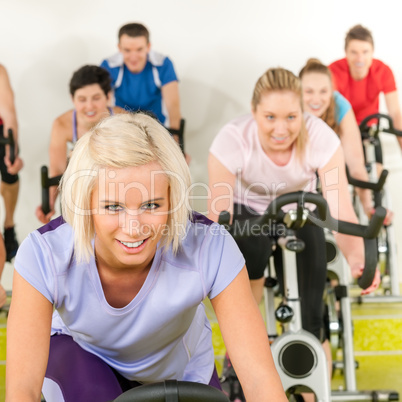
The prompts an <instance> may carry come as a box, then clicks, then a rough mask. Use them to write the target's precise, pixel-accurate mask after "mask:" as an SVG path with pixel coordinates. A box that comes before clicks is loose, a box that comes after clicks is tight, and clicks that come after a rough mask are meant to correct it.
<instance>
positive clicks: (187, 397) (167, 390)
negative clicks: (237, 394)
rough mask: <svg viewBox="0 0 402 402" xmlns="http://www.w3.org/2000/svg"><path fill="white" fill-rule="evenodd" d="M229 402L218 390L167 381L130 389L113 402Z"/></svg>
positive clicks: (199, 385)
mask: <svg viewBox="0 0 402 402" xmlns="http://www.w3.org/2000/svg"><path fill="white" fill-rule="evenodd" d="M133 401H142V402H165V401H180V402H229V399H228V397H227V396H226V395H225V394H224V393H223V392H222V391H220V390H218V389H217V388H214V387H211V386H209V385H206V384H201V383H194V382H189V381H176V380H166V381H164V382H157V383H154V384H146V385H141V386H139V387H136V388H133V389H130V390H128V391H126V392H124V393H123V394H121V395H120V396H118V397H117V398H116V399H114V401H113V402H133Z"/></svg>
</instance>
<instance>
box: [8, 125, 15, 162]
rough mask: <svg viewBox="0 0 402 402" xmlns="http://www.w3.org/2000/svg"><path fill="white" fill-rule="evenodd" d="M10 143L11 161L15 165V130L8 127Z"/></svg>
mask: <svg viewBox="0 0 402 402" xmlns="http://www.w3.org/2000/svg"><path fill="white" fill-rule="evenodd" d="M8 143H9V145H10V162H11V164H12V165H13V164H14V161H15V142H14V135H13V130H12V129H11V128H9V129H8Z"/></svg>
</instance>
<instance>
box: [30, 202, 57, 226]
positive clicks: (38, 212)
mask: <svg viewBox="0 0 402 402" xmlns="http://www.w3.org/2000/svg"><path fill="white" fill-rule="evenodd" d="M54 214H55V211H54V209H52V210H51V211H50V212H49V213H47V214H46V215H45V213H44V212H43V210H42V206H41V205H39V206H38V207H37V208H36V210H35V215H36V217H37V218H38V219H39V220H40V221H41V222H42V223H44V224H46V223H49V222H50V220H51V219H52V216H53V215H54Z"/></svg>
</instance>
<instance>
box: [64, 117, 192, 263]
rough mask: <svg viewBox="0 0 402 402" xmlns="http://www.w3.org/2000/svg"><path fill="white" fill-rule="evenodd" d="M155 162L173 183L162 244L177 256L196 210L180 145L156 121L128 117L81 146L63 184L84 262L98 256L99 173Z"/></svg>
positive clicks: (111, 121)
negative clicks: (95, 206)
mask: <svg viewBox="0 0 402 402" xmlns="http://www.w3.org/2000/svg"><path fill="white" fill-rule="evenodd" d="M151 162H157V163H159V165H160V166H161V168H162V170H163V171H164V172H165V174H166V177H167V178H168V183H169V215H168V219H167V229H168V230H166V231H165V230H163V234H162V239H161V245H162V246H164V247H168V246H170V245H171V246H172V249H173V252H177V250H178V248H179V246H180V242H181V238H182V234H183V230H182V229H183V228H185V227H186V224H187V220H188V218H189V216H190V212H191V211H190V208H189V203H188V200H187V194H188V193H187V189H188V187H189V186H190V184H191V179H190V172H189V169H188V166H187V163H186V162H185V160H184V157H183V154H182V152H181V151H180V148H179V146H178V144H177V143H176V142H175V141H174V140H173V139H172V137H171V135H170V134H169V133H168V131H167V130H166V129H165V128H164V127H163V126H162V125H161V124H159V123H158V122H157V121H156V120H154V119H153V118H152V117H150V116H148V115H146V114H143V113H134V114H130V113H123V114H117V115H114V116H110V117H108V118H106V119H104V120H102V121H101V122H100V123H98V125H96V126H95V127H94V128H92V129H91V130H90V131H89V132H88V133H86V134H85V135H84V136H83V137H82V138H81V139H80V140H79V141H78V142H77V144H76V146H75V148H74V150H73V152H72V156H71V158H70V161H69V164H68V166H67V169H66V171H65V173H64V175H63V177H62V180H61V183H60V191H61V208H62V214H63V218H64V220H65V221H66V222H67V223H69V224H70V225H71V226H72V228H73V230H74V246H75V253H76V257H77V259H78V260H79V261H82V260H84V261H89V259H90V256H91V255H93V248H92V239H93V237H94V235H95V230H94V224H93V219H92V211H91V198H92V193H93V190H94V188H95V186H96V182H97V180H96V179H97V177H98V174H99V169H101V168H116V169H124V168H127V167H136V166H142V165H146V164H148V163H151Z"/></svg>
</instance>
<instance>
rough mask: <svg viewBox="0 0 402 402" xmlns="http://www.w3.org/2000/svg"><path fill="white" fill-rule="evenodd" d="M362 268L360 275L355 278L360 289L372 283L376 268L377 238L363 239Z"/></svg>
mask: <svg viewBox="0 0 402 402" xmlns="http://www.w3.org/2000/svg"><path fill="white" fill-rule="evenodd" d="M364 254H365V256H364V258H365V260H364V261H365V263H364V270H363V274H362V276H361V277H360V278H359V279H358V280H357V283H358V285H359V286H360V287H361V288H362V289H367V288H368V287H369V286H370V285H371V284H372V283H373V279H374V276H375V271H376V268H377V240H376V239H364Z"/></svg>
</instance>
